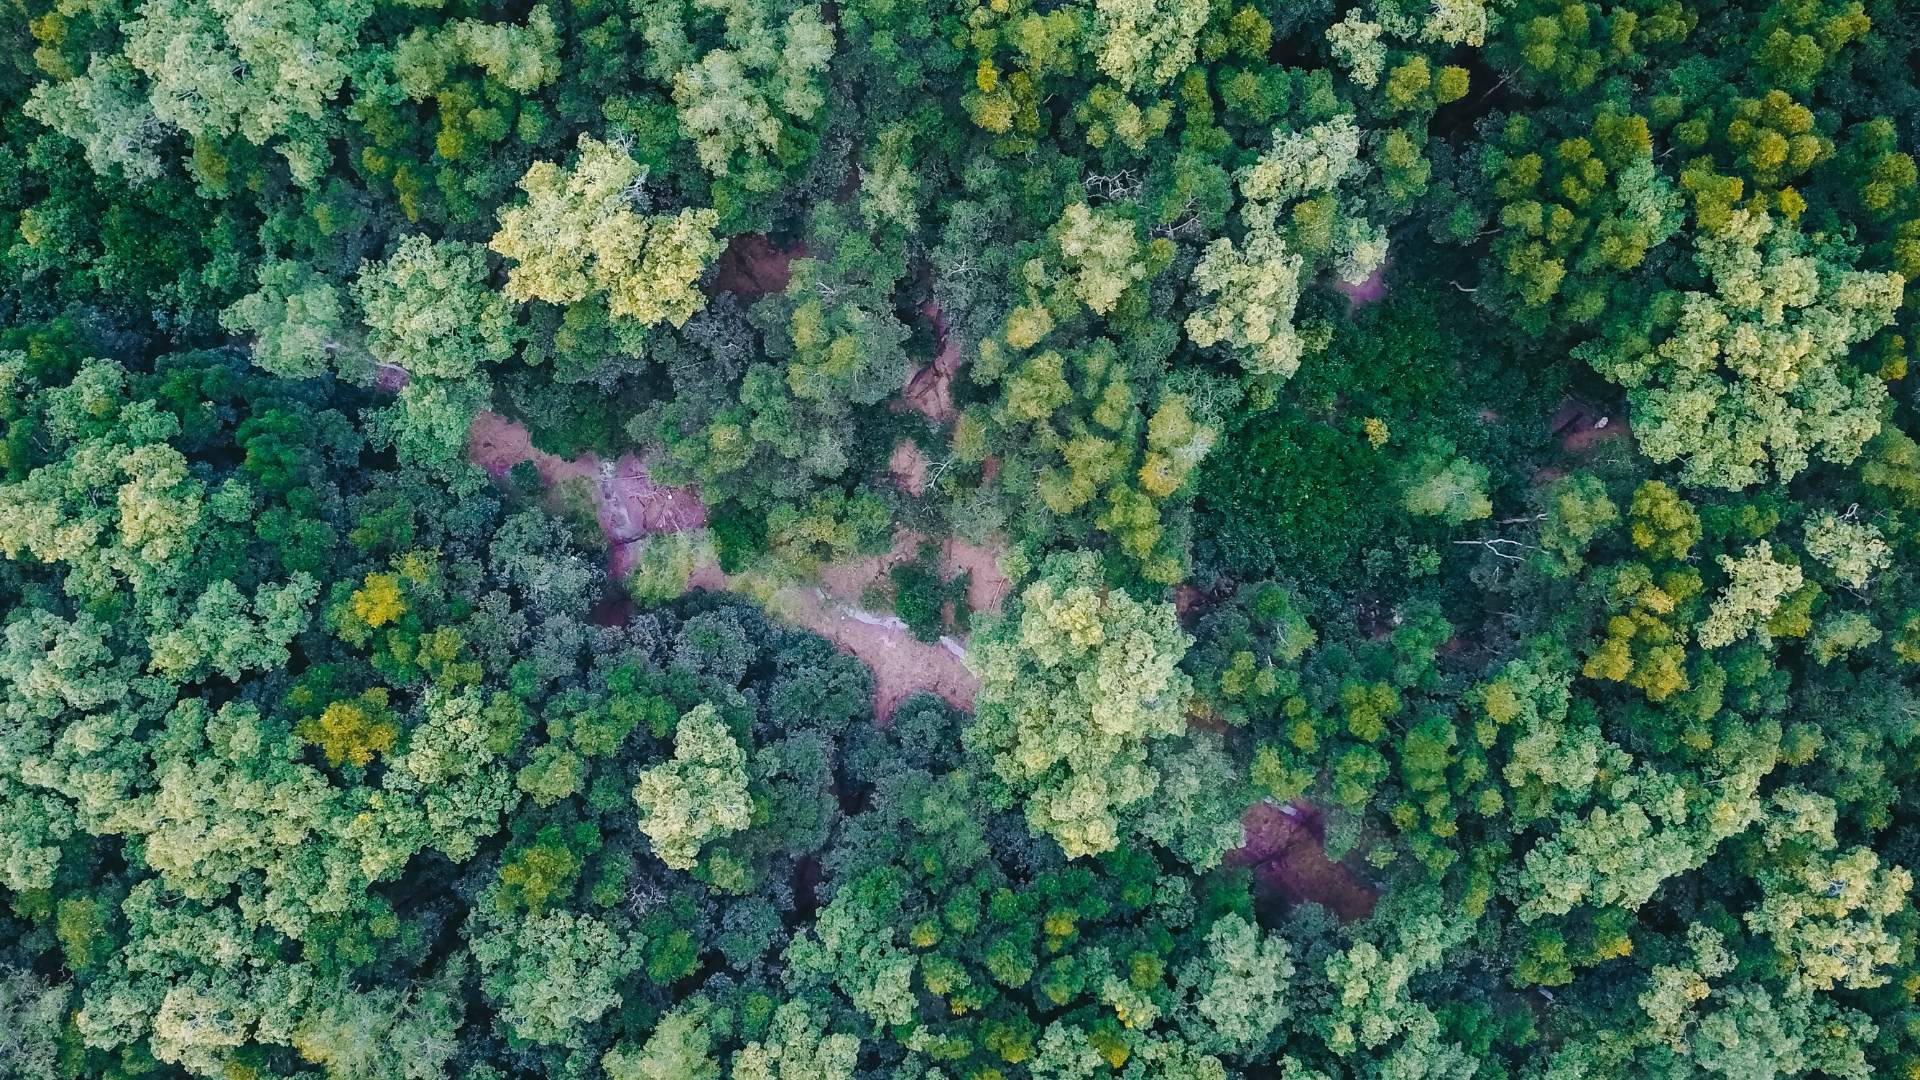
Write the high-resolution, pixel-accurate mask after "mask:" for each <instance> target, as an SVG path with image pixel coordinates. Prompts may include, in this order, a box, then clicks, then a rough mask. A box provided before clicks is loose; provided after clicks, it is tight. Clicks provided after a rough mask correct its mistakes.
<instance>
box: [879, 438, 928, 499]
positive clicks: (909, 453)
mask: <svg viewBox="0 0 1920 1080" xmlns="http://www.w3.org/2000/svg"><path fill="white" fill-rule="evenodd" d="M931 464H932V463H931V462H929V461H928V460H927V454H926V451H924V450H922V449H920V444H918V443H916V442H914V441H913V440H912V439H901V440H900V441H899V442H897V443H894V444H893V455H892V456H891V457H889V458H887V471H888V472H889V473H891V474H892V475H893V486H894V487H897V488H899V489H900V490H901V492H903V493H904V494H907V495H912V496H914V497H915V498H918V497H919V496H921V495H925V494H926V493H927V468H928V466H929V465H931Z"/></svg>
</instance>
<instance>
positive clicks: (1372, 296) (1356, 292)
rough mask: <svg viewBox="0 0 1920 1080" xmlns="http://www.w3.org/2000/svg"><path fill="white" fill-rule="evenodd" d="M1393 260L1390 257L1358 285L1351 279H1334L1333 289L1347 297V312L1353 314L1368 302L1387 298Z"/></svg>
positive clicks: (1372, 302)
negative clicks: (1388, 269)
mask: <svg viewBox="0 0 1920 1080" xmlns="http://www.w3.org/2000/svg"><path fill="white" fill-rule="evenodd" d="M1392 262H1393V260H1391V259H1388V260H1387V261H1386V262H1383V263H1381V264H1380V268H1379V269H1377V270H1375V271H1374V272H1373V273H1372V274H1371V275H1369V276H1368V277H1367V280H1365V281H1363V282H1361V283H1359V284H1358V285H1355V284H1353V283H1352V282H1350V281H1342V280H1340V279H1339V278H1338V277H1336V278H1334V279H1333V290H1334V291H1335V292H1337V293H1339V294H1340V295H1341V296H1344V297H1346V298H1347V314H1349V315H1351V314H1353V313H1354V312H1356V311H1358V310H1360V309H1361V308H1363V307H1366V306H1367V305H1368V304H1377V303H1379V302H1380V301H1381V300H1384V299H1386V295H1387V267H1388V266H1390V265H1392Z"/></svg>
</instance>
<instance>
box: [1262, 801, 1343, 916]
mask: <svg viewBox="0 0 1920 1080" xmlns="http://www.w3.org/2000/svg"><path fill="white" fill-rule="evenodd" d="M1243 821H1244V823H1245V825H1246V830H1247V842H1246V845H1245V846H1243V847H1242V848H1240V850H1238V851H1236V852H1234V853H1232V854H1231V855H1229V856H1228V857H1227V858H1228V861H1230V862H1232V863H1234V864H1236V865H1240V866H1247V867H1251V868H1252V870H1253V875H1254V879H1255V880H1256V881H1257V882H1258V883H1259V885H1260V886H1261V887H1262V888H1264V889H1267V890H1270V891H1272V892H1274V893H1277V894H1279V895H1281V896H1283V897H1285V898H1287V899H1288V900H1292V901H1295V902H1297V903H1308V902H1311V903H1316V904H1319V905H1320V906H1321V907H1324V908H1326V909H1327V910H1328V911H1331V912H1333V913H1334V914H1335V915H1337V916H1339V918H1340V920H1341V921H1342V922H1352V921H1354V920H1355V919H1364V918H1366V917H1367V916H1368V915H1371V914H1372V913H1373V904H1374V901H1375V900H1377V899H1378V896H1377V895H1376V894H1375V893H1374V891H1373V889H1371V888H1369V887H1368V886H1367V885H1366V884H1365V883H1363V882H1361V881H1360V880H1359V879H1358V878H1356V877H1354V875H1353V874H1352V872H1351V871H1349V870H1348V869H1347V868H1346V867H1345V866H1342V865H1341V864H1339V863H1337V862H1334V861H1333V860H1331V859H1329V858H1327V852H1326V848H1325V847H1324V846H1323V841H1324V832H1323V829H1322V825H1321V815H1320V811H1319V810H1317V809H1315V808H1314V807H1312V806H1309V805H1308V804H1306V803H1301V802H1296V803H1294V804H1293V805H1291V806H1288V807H1281V806H1280V805H1278V804H1276V803H1273V802H1270V801H1266V800H1262V801H1260V802H1257V803H1255V804H1254V805H1253V807H1252V808H1251V809H1249V810H1248V811H1247V813H1246V817H1245V818H1244V819H1243Z"/></svg>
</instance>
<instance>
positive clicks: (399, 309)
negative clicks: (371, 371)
mask: <svg viewBox="0 0 1920 1080" xmlns="http://www.w3.org/2000/svg"><path fill="white" fill-rule="evenodd" d="M488 273H489V272H488V268H487V260H486V252H485V250H484V249H483V248H481V247H480V246H479V245H477V244H461V243H454V242H440V243H435V242H434V241H432V240H429V239H427V238H426V237H425V236H421V235H417V234H416V235H413V236H409V237H407V238H406V239H405V240H402V241H400V244H399V246H398V247H396V248H395V249H394V251H393V254H391V255H389V256H388V257H387V258H385V259H383V260H381V261H380V262H377V263H368V264H366V265H364V266H362V267H361V270H360V276H359V278H358V279H357V280H355V281H354V283H353V297H354V300H355V301H356V302H357V303H358V304H359V305H360V310H361V312H362V318H363V319H364V320H365V322H366V325H367V348H368V349H369V350H370V351H371V352H372V353H373V355H374V356H375V357H376V358H377V359H379V360H380V361H382V362H383V363H388V364H393V365H394V366H396V367H400V368H404V369H405V370H406V371H408V372H409V373H411V374H412V375H415V376H419V377H426V378H444V379H460V378H466V377H468V376H471V375H475V374H480V373H483V372H484V371H485V369H486V368H487V366H488V365H490V364H495V363H498V362H499V361H502V360H505V359H506V358H507V357H509V356H511V355H513V347H514V339H515V338H516V337H517V336H518V335H517V332H516V331H517V328H516V327H515V326H514V321H513V308H512V306H511V305H510V304H508V303H507V301H506V299H505V298H503V297H502V296H500V295H499V294H498V293H496V292H494V291H493V290H492V289H491V288H489V287H488V284H487V278H488Z"/></svg>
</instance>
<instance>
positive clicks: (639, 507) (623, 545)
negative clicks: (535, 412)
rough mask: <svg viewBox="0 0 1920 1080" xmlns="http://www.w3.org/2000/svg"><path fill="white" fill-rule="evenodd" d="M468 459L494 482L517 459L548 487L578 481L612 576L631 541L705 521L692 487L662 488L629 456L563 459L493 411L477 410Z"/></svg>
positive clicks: (621, 569)
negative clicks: (589, 501)
mask: <svg viewBox="0 0 1920 1080" xmlns="http://www.w3.org/2000/svg"><path fill="white" fill-rule="evenodd" d="M467 457H468V459H469V460H471V461H472V462H473V463H474V464H476V465H478V466H480V467H481V468H483V469H485V470H487V472H488V474H489V475H491V476H492V477H493V478H494V479H496V480H501V479H505V477H506V475H507V470H509V469H511V468H513V466H514V465H516V464H518V463H520V462H522V461H531V462H533V463H534V466H535V467H536V468H538V469H539V470H540V480H541V482H542V483H544V484H545V485H546V486H547V487H548V488H549V489H553V488H556V487H558V486H559V485H561V484H563V483H565V482H567V481H569V480H575V479H578V480H579V481H581V482H583V483H584V484H585V485H586V487H587V490H588V492H590V493H591V495H592V497H593V505H594V515H595V516H596V517H597V518H599V520H600V528H601V530H602V531H604V532H605V533H606V534H607V541H608V543H609V544H610V545H611V546H612V549H613V557H612V565H611V566H610V570H611V572H612V573H613V575H614V576H615V577H620V576H623V575H624V574H625V573H626V572H627V570H629V569H630V568H631V555H632V549H633V546H634V541H636V540H640V539H643V538H645V537H648V536H652V535H655V534H656V533H671V532H681V531H684V530H686V529H697V528H699V527H700V526H702V525H705V524H706V523H707V508H706V507H705V506H704V505H702V504H701V502H700V494H699V492H697V491H695V490H693V489H692V488H673V487H664V486H662V485H659V484H656V483H654V482H653V478H652V477H651V476H649V475H648V473H647V466H646V463H645V462H643V461H642V460H641V459H640V458H639V457H637V456H635V455H633V454H622V455H620V457H619V459H618V460H615V461H611V462H603V461H601V460H600V459H599V458H598V457H597V456H595V455H593V454H582V455H581V456H579V457H577V458H575V459H573V460H572V461H568V460H567V459H565V458H562V457H559V456H557V455H554V454H548V453H543V452H542V451H540V450H536V449H534V446H533V440H532V438H531V437H530V436H528V434H527V429H526V426H525V425H523V424H521V423H520V422H518V421H516V420H509V419H508V418H506V417H504V416H501V415H499V414H497V413H481V414H480V415H479V416H477V417H475V418H474V421H473V426H472V427H471V428H469V429H468V431H467Z"/></svg>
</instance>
